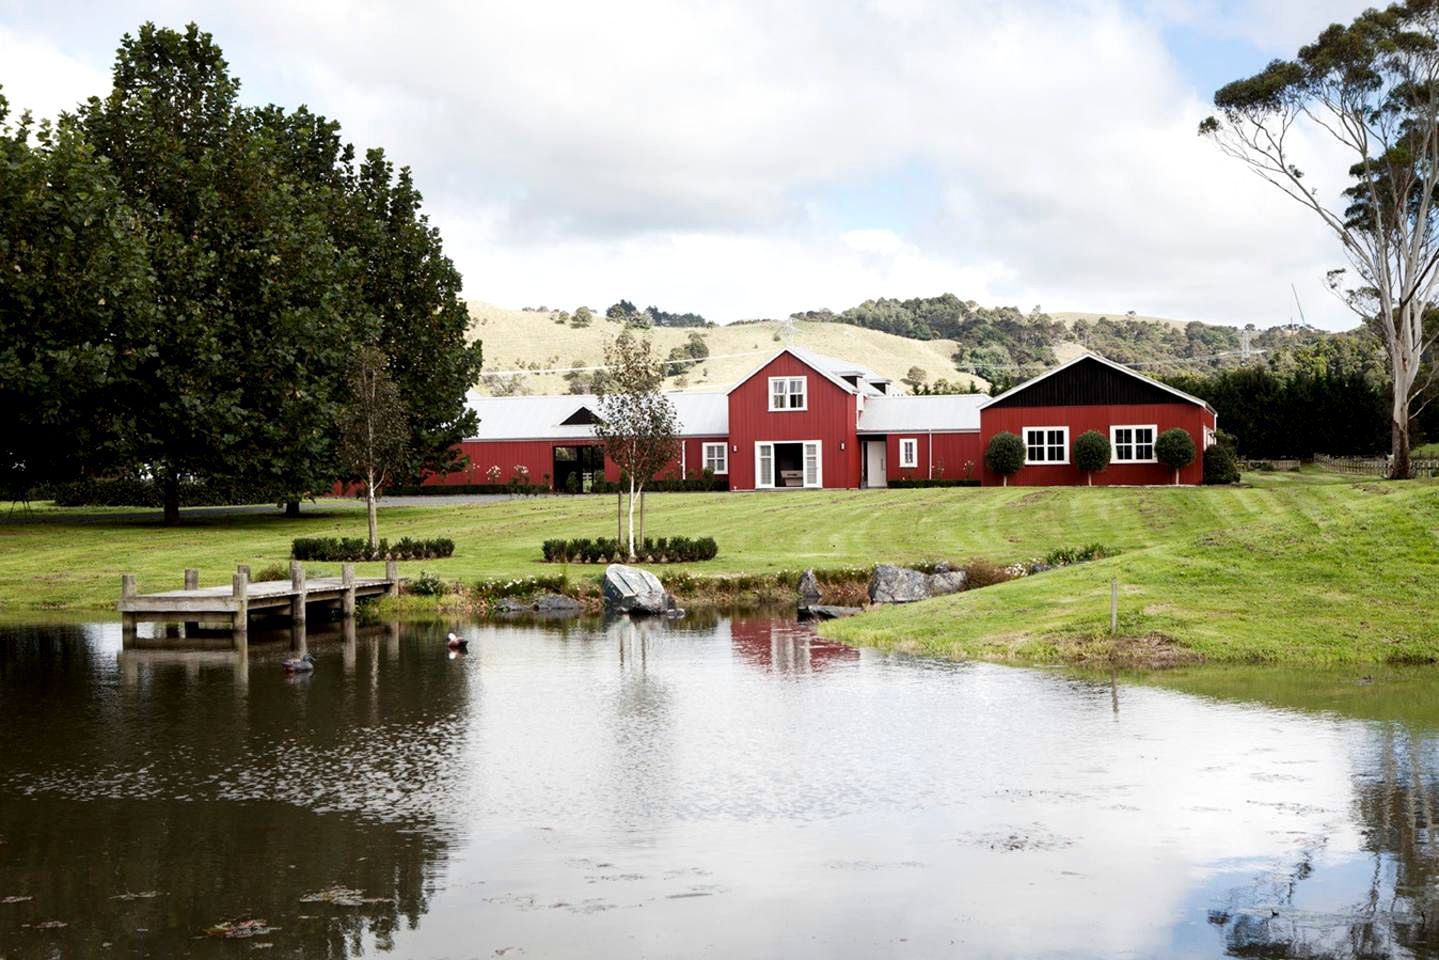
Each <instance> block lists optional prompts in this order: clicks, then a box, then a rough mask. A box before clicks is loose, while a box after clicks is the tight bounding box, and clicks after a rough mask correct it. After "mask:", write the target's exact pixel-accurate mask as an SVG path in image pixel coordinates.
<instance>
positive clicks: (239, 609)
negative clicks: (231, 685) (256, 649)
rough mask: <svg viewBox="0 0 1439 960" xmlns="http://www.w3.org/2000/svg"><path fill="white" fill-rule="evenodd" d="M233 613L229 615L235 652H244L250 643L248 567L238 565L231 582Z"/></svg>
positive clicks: (246, 565)
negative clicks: (233, 600)
mask: <svg viewBox="0 0 1439 960" xmlns="http://www.w3.org/2000/svg"><path fill="white" fill-rule="evenodd" d="M233 590H234V595H235V612H234V613H233V614H231V620H230V629H231V631H232V632H233V636H234V643H235V649H236V650H244V649H246V648H247V647H248V646H249V643H250V596H249V594H250V567H249V565H248V564H244V563H242V564H240V565H239V566H238V567H236V568H235V579H234V581H233Z"/></svg>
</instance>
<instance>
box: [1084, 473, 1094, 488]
mask: <svg viewBox="0 0 1439 960" xmlns="http://www.w3.org/2000/svg"><path fill="white" fill-rule="evenodd" d="M1084 485H1085V486H1086V487H1092V486H1094V474H1093V473H1086V474H1085V475H1084Z"/></svg>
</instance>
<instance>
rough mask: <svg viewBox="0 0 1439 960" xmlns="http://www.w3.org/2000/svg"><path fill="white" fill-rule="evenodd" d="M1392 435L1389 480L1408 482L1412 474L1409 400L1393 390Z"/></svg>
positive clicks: (1396, 390)
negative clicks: (1391, 458) (1392, 443)
mask: <svg viewBox="0 0 1439 960" xmlns="http://www.w3.org/2000/svg"><path fill="white" fill-rule="evenodd" d="M1389 426H1390V428H1391V431H1392V434H1393V440H1394V447H1393V460H1392V461H1391V462H1390V464H1389V479H1390V480H1408V479H1409V477H1410V475H1411V473H1412V472H1413V464H1411V463H1410V462H1409V398H1408V397H1402V396H1400V395H1399V390H1398V388H1397V387H1396V388H1395V390H1394V416H1393V419H1392V422H1391V423H1390V425H1389Z"/></svg>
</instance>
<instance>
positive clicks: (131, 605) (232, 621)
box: [118, 560, 400, 649]
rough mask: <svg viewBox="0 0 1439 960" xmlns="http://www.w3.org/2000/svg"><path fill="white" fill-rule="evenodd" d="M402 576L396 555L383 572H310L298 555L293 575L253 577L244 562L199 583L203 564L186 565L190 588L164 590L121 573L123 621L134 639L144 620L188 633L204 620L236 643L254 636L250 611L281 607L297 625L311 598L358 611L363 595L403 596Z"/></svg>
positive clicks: (347, 613)
mask: <svg viewBox="0 0 1439 960" xmlns="http://www.w3.org/2000/svg"><path fill="white" fill-rule="evenodd" d="M399 591H400V576H399V571H398V568H397V565H396V563H395V561H393V560H386V561H385V575H384V576H383V577H357V576H355V566H354V564H351V563H345V564H341V565H340V575H339V576H338V577H315V578H314V579H307V578H306V577H305V567H304V565H303V564H301V563H300V562H299V561H298V560H291V561H290V579H289V580H261V581H258V582H254V583H252V582H251V581H250V567H249V565H248V564H240V565H239V566H238V567H236V568H235V575H234V577H233V578H232V579H231V581H230V583H229V584H228V585H221V586H215V587H202V586H200V572H199V571H198V570H186V571H185V588H184V589H183V590H167V591H164V592H162V593H140V592H139V591H138V590H137V589H136V584H135V575H134V574H130V573H127V574H125V575H124V576H123V577H121V578H120V602H119V604H118V608H119V610H120V615H121V619H122V621H123V623H124V643H125V646H127V647H128V646H130V645H131V644H132V642H133V641H134V639H135V626H136V624H138V623H141V622H150V623H175V624H179V625H180V627H179V635H180V636H181V637H184V636H185V632H186V627H187V626H192V627H193V626H198V625H200V624H206V625H215V624H218V625H220V626H221V628H222V629H223V628H228V629H229V630H230V631H231V633H232V635H233V644H234V646H235V648H236V649H241V648H243V647H244V646H245V645H246V644H247V643H248V642H249V629H250V615H251V614H254V613H257V612H258V613H279V614H281V615H282V616H288V617H289V618H290V622H291V623H292V624H296V625H303V624H304V623H305V608H306V606H308V605H309V604H314V603H327V604H336V605H338V606H339V608H340V613H341V614H342V615H343V616H344V617H346V618H350V617H353V616H354V615H355V601H356V600H357V599H359V598H361V597H377V596H391V597H393V596H398V595H399Z"/></svg>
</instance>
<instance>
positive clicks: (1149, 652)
mask: <svg viewBox="0 0 1439 960" xmlns="http://www.w3.org/2000/svg"><path fill="white" fill-rule="evenodd" d="M1134 493H1135V494H1136V496H1138V497H1140V499H1139V500H1137V501H1135V502H1134V503H1133V506H1134V507H1135V509H1138V510H1140V511H1144V512H1146V513H1147V512H1152V511H1153V510H1154V504H1158V503H1162V502H1163V501H1162V500H1161V499H1160V498H1159V497H1158V496H1157V494H1158V491H1154V493H1155V494H1156V496H1155V499H1154V500H1153V501H1149V503H1148V504H1147V505H1146V502H1145V500H1144V496H1145V494H1144V492H1139V491H1135V492H1134ZM1075 495H1076V496H1079V495H1080V494H1075ZM1172 502H1173V504H1175V505H1182V509H1183V510H1184V511H1185V513H1186V517H1185V519H1184V520H1182V521H1179V522H1175V523H1170V524H1168V525H1167V527H1166V532H1164V533H1163V534H1162V535H1157V536H1155V537H1153V538H1151V539H1150V542H1149V543H1148V544H1143V543H1142V542H1139V541H1142V540H1143V539H1144V538H1143V537H1142V536H1134V535H1133V534H1126V536H1124V537H1109V538H1107V537H1105V536H1104V534H1103V532H1102V530H1103V526H1104V524H1103V523H1102V522H1100V523H1098V524H1097V525H1096V527H1095V528H1094V529H1093V531H1092V532H1093V535H1094V538H1095V539H1100V540H1110V541H1112V542H1114V543H1115V544H1116V545H1118V546H1126V547H1128V549H1127V550H1126V552H1125V553H1124V554H1122V555H1120V556H1117V557H1113V558H1111V559H1108V560H1103V561H1099V562H1096V563H1091V564H1085V565H1081V566H1075V567H1068V568H1065V569H1061V570H1056V571H1052V572H1050V573H1046V574H1043V575H1041V576H1037V577H1031V578H1027V579H1024V580H1017V581H1012V582H1010V583H1006V584H1002V585H1000V586H996V587H992V588H989V589H985V590H979V591H974V592H971V593H964V594H958V595H955V596H951V597H944V598H940V599H937V600H932V601H928V602H926V603H921V604H914V605H911V606H906V607H896V608H889V609H884V610H880V611H877V612H875V613H871V614H866V615H864V616H861V617H857V618H855V619H852V620H846V621H840V622H835V623H831V624H826V625H825V627H824V628H823V632H824V633H825V635H826V636H830V637H833V638H837V639H840V640H843V641H845V642H848V643H855V644H865V645H874V646H879V647H884V648H897V649H903V650H909V651H914V652H923V653H931V654H940V655H947V656H965V657H984V658H988V659H998V660H1016V661H1055V660H1063V661H1083V660H1087V659H1096V660H1106V659H1119V660H1123V659H1126V658H1129V657H1132V658H1134V659H1136V660H1140V661H1144V660H1159V661H1163V660H1164V659H1166V658H1170V659H1174V660H1180V661H1182V660H1185V659H1192V658H1195V657H1200V658H1203V659H1205V660H1209V661H1252V662H1283V661H1290V662H1310V663H1315V662H1325V663H1349V662H1361V661H1363V662H1376V661H1377V662H1407V661H1426V662H1427V661H1432V660H1439V615H1436V614H1439V485H1436V484H1435V483H1433V482H1432V481H1429V482H1425V481H1411V482H1406V483H1397V484H1395V483H1381V482H1374V483H1358V484H1356V483H1352V482H1344V481H1337V482H1336V480H1335V479H1334V478H1332V477H1326V476H1323V475H1322V474H1312V473H1306V474H1301V475H1297V476H1296V475H1289V476H1288V478H1287V479H1285V480H1281V479H1279V475H1273V479H1271V478H1269V477H1265V478H1263V479H1262V480H1260V485H1259V486H1257V487H1256V488H1255V489H1252V490H1224V491H1210V490H1195V491H1188V492H1186V493H1184V494H1182V495H1181V496H1180V497H1178V498H1176V499H1175V500H1174V501H1172ZM1146 526H1149V525H1148V524H1147V523H1146ZM1151 529H1154V528H1151ZM1155 532H1156V533H1158V531H1157V530H1155ZM1111 577H1113V578H1117V579H1118V581H1119V587H1120V601H1119V605H1120V617H1119V636H1120V639H1119V640H1117V641H1116V640H1115V639H1113V638H1111V637H1110V636H1109V633H1108V628H1109V596H1110V578H1111Z"/></svg>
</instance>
